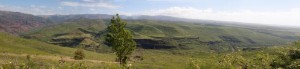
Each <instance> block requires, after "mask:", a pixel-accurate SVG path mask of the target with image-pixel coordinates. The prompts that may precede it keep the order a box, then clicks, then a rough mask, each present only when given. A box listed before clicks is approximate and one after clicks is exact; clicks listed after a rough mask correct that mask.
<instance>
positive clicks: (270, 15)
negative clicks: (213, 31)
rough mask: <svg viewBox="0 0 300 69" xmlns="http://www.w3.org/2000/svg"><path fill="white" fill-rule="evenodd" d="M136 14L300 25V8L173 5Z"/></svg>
mask: <svg viewBox="0 0 300 69" xmlns="http://www.w3.org/2000/svg"><path fill="white" fill-rule="evenodd" d="M131 15H133V14H131ZM134 15H165V16H173V17H182V18H192V19H208V20H220V21H237V22H247V23H259V24H272V25H289V26H295V25H297V26H300V19H299V18H300V9H299V8H294V9H291V10H286V11H252V10H240V11H215V10H213V9H210V8H208V9H197V8H193V7H171V8H167V9H155V10H147V11H143V12H140V13H135V14H134Z"/></svg>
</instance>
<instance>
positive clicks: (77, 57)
mask: <svg viewBox="0 0 300 69" xmlns="http://www.w3.org/2000/svg"><path fill="white" fill-rule="evenodd" d="M74 54H75V56H74V59H75V60H82V59H83V58H84V57H85V55H84V52H83V50H82V49H77V50H76V51H75V53H74Z"/></svg>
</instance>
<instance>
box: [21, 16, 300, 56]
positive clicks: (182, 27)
mask: <svg viewBox="0 0 300 69" xmlns="http://www.w3.org/2000/svg"><path fill="white" fill-rule="evenodd" d="M127 22H128V24H127V29H129V30H131V31H132V32H133V33H134V35H135V36H134V38H135V40H136V41H137V42H138V43H139V45H141V47H142V48H146V49H153V48H154V47H156V49H165V48H167V49H169V48H189V49H191V48H192V49H194V48H195V49H203V50H219V48H220V47H225V48H226V50H230V49H237V48H243V47H259V46H273V45H284V44H288V43H289V42H292V41H294V40H296V39H297V37H296V33H295V32H290V31H282V30H272V29H257V28H248V27H247V28H245V27H237V26H226V25H225V26H224V25H215V24H203V23H194V22H183V21H161V20H145V19H137V20H127ZM108 23H109V20H106V19H104V20H98V19H86V18H81V19H76V20H68V21H65V22H63V23H58V24H56V25H52V26H48V27H44V28H42V29H39V30H34V31H31V32H29V33H26V34H24V35H25V36H26V37H27V38H32V39H37V40H41V41H44V42H49V41H50V42H51V41H53V39H54V38H57V37H58V36H55V35H59V34H64V33H72V32H78V31H80V32H84V33H85V34H91V35H92V37H91V38H95V39H93V40H95V41H96V42H98V43H100V44H104V42H103V41H104V40H103V36H104V35H105V28H106V26H107V25H108ZM69 36H72V35H69ZM81 41H82V40H80V41H79V42H77V43H80V42H81ZM99 41H100V42H99ZM157 42H160V43H157ZM102 46H103V45H102ZM222 50H223V48H222Z"/></svg>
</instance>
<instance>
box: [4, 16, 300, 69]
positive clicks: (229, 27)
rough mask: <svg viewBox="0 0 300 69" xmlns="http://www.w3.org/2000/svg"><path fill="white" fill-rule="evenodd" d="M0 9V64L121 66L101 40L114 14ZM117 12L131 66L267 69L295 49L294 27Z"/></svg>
mask: <svg viewBox="0 0 300 69" xmlns="http://www.w3.org/2000/svg"><path fill="white" fill-rule="evenodd" d="M0 14H5V15H0V24H1V26H0V29H1V31H2V32H1V33H0V66H1V67H0V69H5V68H8V69H18V68H21V67H22V66H23V67H24V66H25V69H26V66H27V67H29V68H34V69H35V68H45V69H48V68H49V69H50V68H54V69H99V68H100V69H120V68H121V67H122V66H121V65H119V64H118V62H117V61H116V57H117V56H116V55H115V52H114V51H112V50H111V46H109V44H108V43H107V42H106V40H105V38H106V35H107V34H108V31H107V27H108V26H109V25H110V22H111V20H110V19H111V18H112V16H113V15H106V14H81V15H39V16H35V15H30V14H23V13H17V12H8V11H3V12H2V11H1V12H0ZM12 17H20V18H21V19H14V18H12ZM121 17H122V18H124V19H123V20H124V21H126V22H127V25H126V27H125V29H127V30H129V31H130V32H131V33H132V34H133V40H134V41H135V42H136V43H137V48H136V50H135V51H134V52H133V54H132V55H131V58H130V62H129V63H130V64H132V67H131V68H133V69H199V68H200V69H228V68H229V69H242V68H250V69H261V68H262V69H266V68H267V69H269V68H271V67H272V64H276V63H275V62H274V61H275V60H276V59H280V58H279V57H280V55H278V54H284V53H288V54H290V52H289V51H295V52H298V49H299V48H298V46H299V44H297V40H299V37H298V34H299V31H298V30H299V29H298V28H288V27H275V26H265V25H255V24H235V22H225V21H211V20H192V19H184V18H176V17H168V16H121ZM158 17H159V18H158ZM23 19H24V20H23ZM14 27H17V28H14ZM81 48H82V49H84V50H83V52H84V55H85V58H84V59H83V60H75V59H74V57H73V56H74V52H75V51H76V50H78V49H81ZM292 54H293V53H292ZM284 56H289V55H284ZM261 62H262V63H261ZM291 62H292V60H291ZM291 65H292V64H291ZM245 66H246V67H245ZM14 67H16V68H14ZM273 67H274V66H273Z"/></svg>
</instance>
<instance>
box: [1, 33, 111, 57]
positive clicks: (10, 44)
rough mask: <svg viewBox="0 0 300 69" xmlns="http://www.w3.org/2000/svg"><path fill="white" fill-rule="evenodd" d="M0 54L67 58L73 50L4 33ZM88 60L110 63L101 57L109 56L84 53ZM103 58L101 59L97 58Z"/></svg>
mask: <svg viewBox="0 0 300 69" xmlns="http://www.w3.org/2000/svg"><path fill="white" fill-rule="evenodd" d="M0 44H1V45H0V52H1V53H13V54H32V55H52V56H67V57H72V56H73V54H74V52H75V50H76V49H74V48H68V47H61V46H56V45H51V44H47V43H44V42H40V41H36V40H30V39H23V38H20V37H15V36H11V35H9V34H6V33H0ZM85 53H86V55H87V58H88V59H100V60H108V61H112V58H109V57H103V56H110V57H113V56H112V55H110V54H99V53H95V52H90V51H85ZM99 57H103V58H99Z"/></svg>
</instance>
